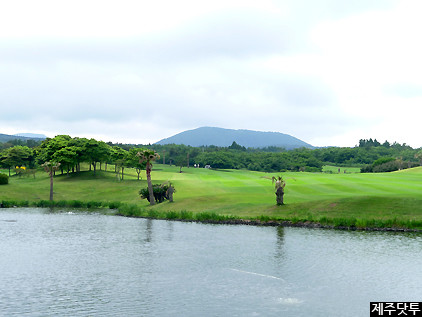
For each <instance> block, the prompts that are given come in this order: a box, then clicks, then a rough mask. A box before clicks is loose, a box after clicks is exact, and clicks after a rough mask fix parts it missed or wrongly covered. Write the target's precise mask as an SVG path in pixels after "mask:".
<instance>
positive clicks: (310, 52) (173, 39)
mask: <svg viewBox="0 0 422 317" xmlns="http://www.w3.org/2000/svg"><path fill="white" fill-rule="evenodd" d="M420 9H421V5H420V4H419V2H417V1H413V0H409V1H383V2H382V3H380V1H371V0H366V1H354V2H347V3H345V2H343V3H341V5H340V3H339V2H338V1H335V0H318V1H316V2H314V1H309V0H296V1H293V0H292V1H288V0H286V1H276V0H274V1H271V0H266V1H252V0H244V1H237V0H226V1H212V2H198V1H187V0H182V1H176V2H175V1H155V2H154V1H152V2H151V1H135V0H131V1H130V0H123V1H119V2H118V3H117V2H115V1H79V0H78V1H73V2H72V3H71V4H69V5H64V3H63V2H58V1H45V0H41V1H37V2H33V1H19V2H16V1H14V2H13V1H9V2H7V3H3V4H2V5H1V8H0V94H1V96H2V98H1V100H0V107H1V116H0V126H1V129H0V133H12V132H13V133H17V132H22V130H25V131H28V130H31V131H29V132H40V133H45V134H47V135H49V136H51V134H70V135H72V136H85V137H98V138H99V139H102V140H105V141H108V140H112V141H120V142H131V143H141V142H155V141H158V140H159V139H161V138H164V137H168V136H170V135H172V134H174V133H177V132H181V131H183V130H186V129H193V128H196V127H199V126H220V127H224V128H238V129H239V128H243V129H256V130H263V131H279V132H282V133H288V134H291V135H294V136H296V137H299V138H301V139H303V140H304V141H306V142H310V143H311V144H314V145H319V146H326V145H345V146H353V145H355V144H356V143H357V142H358V140H359V139H360V138H370V137H372V138H374V137H376V138H377V139H379V140H384V139H388V140H389V141H391V142H392V141H399V142H407V143H408V144H410V145H412V146H422V143H421V142H420V141H419V137H418V136H416V134H415V133H414V131H415V130H414V127H415V126H416V124H417V122H416V120H417V119H416V118H417V116H416V115H414V113H416V112H417V111H418V107H419V104H420V101H421V96H422V79H421V76H420V75H419V74H420V73H421V70H422V69H421V68H422V63H420V62H419V59H420V56H422V54H421V53H422V45H421V44H420V41H419V40H418V31H419V30H420V29H421V22H419V17H418V12H420ZM392 127H393V128H392Z"/></svg>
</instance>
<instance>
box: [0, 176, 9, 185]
mask: <svg viewBox="0 0 422 317" xmlns="http://www.w3.org/2000/svg"><path fill="white" fill-rule="evenodd" d="M6 184H9V176H7V175H6V174H2V173H0V185H6Z"/></svg>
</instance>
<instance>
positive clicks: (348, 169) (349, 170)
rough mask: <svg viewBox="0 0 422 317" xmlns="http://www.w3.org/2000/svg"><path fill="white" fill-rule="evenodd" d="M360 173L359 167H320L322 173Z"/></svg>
mask: <svg viewBox="0 0 422 317" xmlns="http://www.w3.org/2000/svg"><path fill="white" fill-rule="evenodd" d="M339 170H340V173H343V174H344V173H360V167H338V166H332V165H324V166H323V167H322V171H323V172H324V173H337V174H339Z"/></svg>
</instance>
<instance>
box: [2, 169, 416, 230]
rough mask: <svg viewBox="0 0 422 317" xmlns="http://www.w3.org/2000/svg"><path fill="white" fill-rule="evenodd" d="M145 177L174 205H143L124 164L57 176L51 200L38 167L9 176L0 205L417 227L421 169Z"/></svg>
mask: <svg viewBox="0 0 422 317" xmlns="http://www.w3.org/2000/svg"><path fill="white" fill-rule="evenodd" d="M2 172H3V173H5V172H6V171H5V170H3V171H2ZM151 175H152V181H153V183H154V184H161V183H164V182H171V183H172V184H173V186H174V188H175V189H176V192H175V194H174V202H172V203H170V202H168V201H165V202H163V203H160V204H156V205H155V206H150V205H149V203H148V201H147V200H145V199H141V197H140V196H139V190H140V189H141V188H145V187H146V186H147V182H146V177H145V171H143V172H142V173H141V179H140V180H138V179H137V174H136V172H135V170H134V169H130V168H127V169H125V175H124V179H123V180H120V178H118V177H117V175H116V174H115V173H114V168H113V166H112V165H111V166H109V167H108V170H107V171H104V170H101V171H100V170H97V172H96V175H94V174H93V172H92V171H88V170H84V169H82V170H81V172H79V173H73V174H70V175H69V176H67V175H66V174H63V175H59V174H58V175H56V176H55V177H54V202H53V203H51V202H50V201H48V195H49V185H50V183H49V177H48V174H47V173H44V172H43V171H38V172H37V173H36V176H35V178H34V177H33V176H26V177H25V176H22V177H18V176H13V175H12V177H10V179H9V184H8V185H2V186H1V187H0V202H1V203H2V205H3V206H4V207H13V206H40V207H46V206H52V205H54V206H59V207H83V208H101V209H102V210H107V211H108V212H114V213H117V214H120V215H125V216H135V217H151V218H160V219H180V220H199V221H201V220H202V221H215V222H224V221H235V220H242V221H252V222H254V223H256V222H259V223H262V224H265V223H282V222H288V223H290V224H293V225H294V224H308V225H309V224H312V225H314V224H319V225H322V226H327V227H343V228H357V229H370V228H394V229H398V230H401V229H412V230H421V229H422V196H421V192H422V167H416V168H412V169H407V170H403V171H397V172H391V173H366V174H360V173H338V174H336V173H306V172H286V173H282V174H272V173H263V172H253V171H246V170H214V169H205V168H192V167H191V168H184V169H183V172H182V173H180V172H179V167H176V166H168V165H161V164H154V168H153V170H152V173H151ZM272 176H282V177H283V179H284V181H285V182H286V187H285V195H284V203H285V204H284V205H282V206H277V205H276V200H275V198H276V197H275V193H274V185H273V184H272V180H271V178H272ZM112 208H113V209H112ZM114 208H117V209H114ZM113 210H114V211H113Z"/></svg>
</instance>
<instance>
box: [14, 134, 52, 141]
mask: <svg viewBox="0 0 422 317" xmlns="http://www.w3.org/2000/svg"><path fill="white" fill-rule="evenodd" d="M13 136H23V137H25V138H29V139H42V140H44V139H47V137H46V136H45V135H44V134H36V133H18V134H14V135H13Z"/></svg>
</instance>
